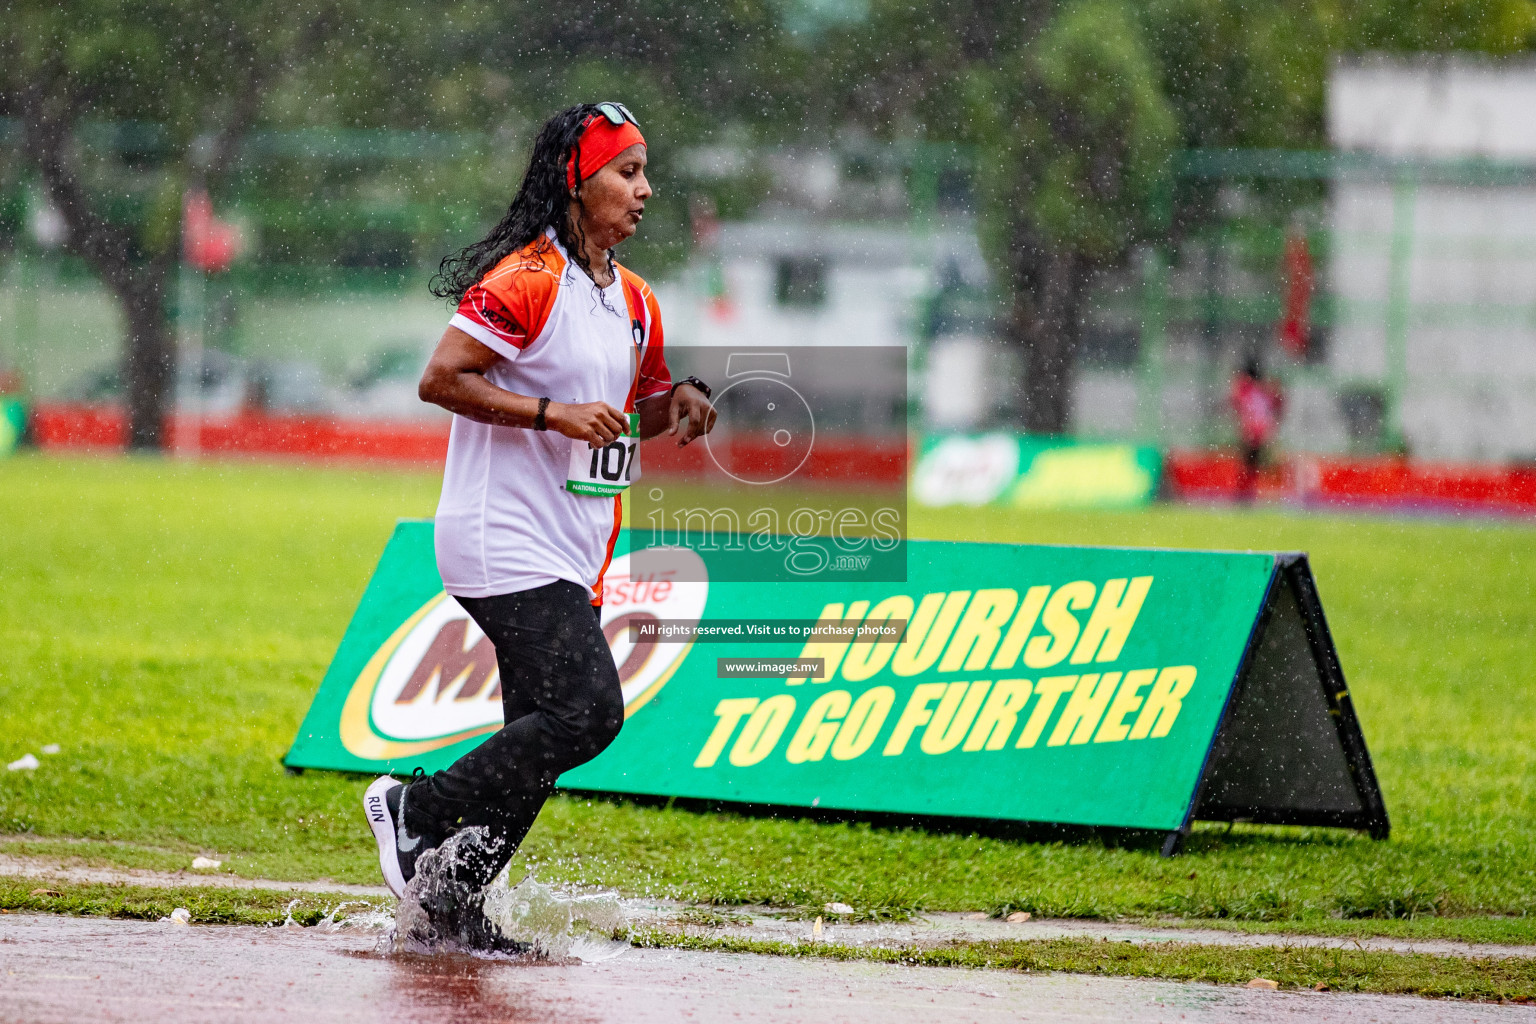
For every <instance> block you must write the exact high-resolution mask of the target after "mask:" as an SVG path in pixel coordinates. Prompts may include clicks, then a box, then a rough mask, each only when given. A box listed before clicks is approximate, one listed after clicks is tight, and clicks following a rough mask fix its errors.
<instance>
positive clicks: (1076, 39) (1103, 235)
mask: <svg viewBox="0 0 1536 1024" xmlns="http://www.w3.org/2000/svg"><path fill="white" fill-rule="evenodd" d="M968 100H969V102H968V110H969V112H970V118H969V122H970V126H971V132H972V134H973V137H974V138H975V140H976V141H977V143H978V144H979V146H980V149H981V159H980V161H979V170H980V174H979V178H980V180H979V184H980V186H981V189H980V191H981V195H982V197H983V200H984V205H985V209H986V213H987V216H986V217H985V218H984V219H983V222H982V224H983V238H984V240H985V241H987V242H989V243H990V248H991V249H992V250H993V251H994V252H995V253H997V254H998V257H999V261H1000V263H1001V265H1002V266H1003V267H1004V268H1005V270H1006V272H1007V275H1008V277H1007V279H1008V281H1009V282H1010V284H1011V285H1012V287H1011V289H1010V291H1011V296H1010V298H1011V307H1010V310H1009V317H1008V331H1009V334H1010V336H1011V338H1012V339H1013V340H1014V341H1015V342H1016V343H1017V344H1019V345H1020V346H1021V347H1022V349H1023V351H1024V355H1025V361H1024V362H1025V365H1024V410H1023V412H1024V426H1025V427H1026V428H1027V429H1029V430H1032V431H1039V432H1046V433H1059V432H1061V431H1063V430H1065V429H1067V427H1068V426H1069V424H1070V420H1071V408H1070V397H1071V392H1072V388H1071V383H1072V370H1073V366H1074V361H1075V355H1076V346H1077V334H1078V323H1079V319H1080V314H1081V302H1082V296H1083V291H1084V288H1085V287H1086V285H1087V283H1088V280H1089V278H1090V276H1091V274H1092V273H1093V271H1094V269H1095V268H1097V267H1100V266H1104V265H1106V264H1108V263H1112V262H1115V261H1117V260H1119V259H1121V258H1123V256H1124V255H1125V253H1126V252H1127V251H1128V250H1129V248H1130V246H1131V244H1132V243H1133V242H1135V241H1136V240H1137V239H1138V238H1140V237H1142V235H1143V233H1144V231H1145V230H1146V227H1147V225H1148V224H1149V222H1150V218H1148V217H1147V215H1146V213H1147V210H1148V209H1149V207H1150V206H1151V205H1152V201H1153V193H1154V192H1155V190H1156V189H1157V187H1158V183H1159V181H1160V180H1161V178H1162V176H1163V175H1164V174H1165V173H1166V171H1167V164H1168V158H1169V157H1170V156H1171V155H1172V153H1173V150H1174V148H1175V147H1176V146H1177V144H1178V123H1177V120H1176V118H1175V115H1174V110H1173V107H1172V105H1171V104H1170V103H1169V101H1168V98H1167V97H1166V95H1165V94H1164V93H1163V91H1162V88H1161V82H1160V81H1159V78H1158V69H1157V66H1156V64H1155V63H1154V61H1153V59H1152V56H1151V54H1150V53H1149V52H1148V50H1147V47H1146V44H1145V40H1144V39H1143V37H1142V31H1141V26H1140V25H1139V23H1138V22H1137V20H1136V18H1135V15H1134V12H1133V10H1132V9H1131V8H1129V7H1128V6H1126V5H1123V4H1121V3H1120V2H1118V0H1085V2H1077V3H1070V4H1068V5H1066V6H1065V7H1063V8H1062V9H1061V10H1060V11H1059V12H1058V13H1057V14H1056V16H1055V17H1054V18H1053V19H1052V20H1051V21H1050V23H1049V24H1048V25H1047V26H1046V28H1045V30H1044V31H1042V32H1041V33H1040V34H1039V35H1038V36H1036V37H1035V38H1034V39H1032V40H1030V41H1029V42H1027V43H1025V44H1024V45H1022V46H1020V47H1018V48H1016V49H1013V50H1011V51H1009V52H1007V53H1004V54H1000V55H999V57H998V59H996V60H995V61H991V62H988V64H987V65H986V66H982V67H978V68H976V69H974V70H973V72H972V74H971V89H970V95H969V97H968Z"/></svg>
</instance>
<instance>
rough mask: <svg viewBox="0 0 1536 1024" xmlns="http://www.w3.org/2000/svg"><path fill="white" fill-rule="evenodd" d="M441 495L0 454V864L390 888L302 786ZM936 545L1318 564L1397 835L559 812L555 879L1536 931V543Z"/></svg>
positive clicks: (349, 834) (1168, 529)
mask: <svg viewBox="0 0 1536 1024" xmlns="http://www.w3.org/2000/svg"><path fill="white" fill-rule="evenodd" d="M436 493H437V476H436V475H435V474H429V473H407V472H381V471H360V470H359V471H354V470H348V469H336V468H328V469H314V468H300V467H289V466H266V465H255V464H245V463H231V462H220V463H203V464H191V463H179V462H175V461H160V460H132V459H101V460H96V459H53V458H43V457H40V456H35V455H26V456H21V457H17V458H13V459H11V460H9V461H3V462H0V611H3V613H4V614H3V619H0V707H3V708H4V711H3V718H0V721H3V724H4V728H3V731H0V759H3V760H5V761H9V760H12V759H14V758H17V757H20V756H21V755H22V754H24V753H27V752H29V751H31V752H37V751H39V750H40V748H41V747H42V746H43V745H44V744H50V743H58V744H59V745H60V746H61V747H62V752H61V753H59V754H57V755H52V756H43V757H42V761H43V764H42V767H41V768H40V769H38V770H37V771H35V772H0V853H5V854H11V855H18V854H22V855H25V854H29V853H31V854H40V855H46V856H48V857H51V858H55V859H57V858H59V857H61V856H70V857H78V858H81V859H84V860H86V861H90V862H101V863H110V864H120V865H126V866H141V867H151V868H167V867H179V866H184V865H185V864H186V863H187V862H188V861H189V860H190V858H191V857H192V856H193V855H194V854H196V853H211V854H216V855H218V856H220V857H222V858H223V859H225V860H226V870H233V871H235V872H237V873H239V874H242V875H248V876H255V877H268V878H276V879H317V878H330V879H334V880H336V881H345V882H376V881H377V877H376V876H377V866H376V861H375V855H374V852H373V846H372V842H371V840H370V838H369V835H368V832H367V829H366V828H365V826H364V825H363V822H362V819H361V815H360V812H359V811H358V807H357V800H358V797H359V795H360V793H361V789H362V786H361V783H360V780H358V779H356V778H352V777H346V776H341V775H335V774H326V773H316V772H310V773H308V774H306V775H304V776H302V777H291V776H287V775H285V774H284V773H283V771H282V768H281V766H280V764H279V761H278V759H279V758H280V757H281V755H282V754H283V753H284V751H286V749H287V747H288V744H289V742H290V741H291V740H292V738H293V735H294V731H295V729H296V728H297V726H298V723H299V719H300V717H301V716H302V715H303V713H304V710H305V708H306V707H307V705H308V702H309V699H310V697H311V696H312V695H313V693H314V690H315V688H316V686H317V684H318V682H319V679H320V676H321V674H322V673H323V671H324V669H325V666H326V664H327V662H328V660H329V658H330V656H331V654H332V653H333V651H334V650H335V646H336V643H337V641H338V639H339V638H340V636H341V633H342V630H343V629H344V627H345V625H346V622H347V619H348V616H349V615H350V613H351V611H352V609H353V607H354V605H355V603H356V601H357V598H358V596H359V595H360V593H361V591H362V588H363V585H364V582H365V581H366V580H367V577H368V574H369V572H370V571H371V569H372V567H373V563H374V560H375V558H376V557H377V555H378V553H379V551H380V549H381V548H382V546H383V543H384V541H385V539H386V537H387V536H388V535H389V532H390V529H391V527H392V524H393V522H394V520H395V518H396V517H397V516H423V515H430V514H431V511H432V508H433V506H434V504H435V500H436ZM912 532H913V534H914V535H915V536H927V537H942V538H954V539H968V540H992V541H1018V542H1025V541H1037V542H1051V543H1082V544H1122V545H1157V546H1174V547H1219V548H1239V549H1244V548H1252V549H1302V550H1307V551H1310V552H1311V554H1312V559H1313V567H1314V571H1315V572H1316V574H1317V576H1318V580H1319V587H1320V590H1321V593H1322V597H1323V601H1324V605H1325V607H1326V608H1327V611H1328V614H1329V618H1330V622H1331V624H1332V626H1333V629H1334V632H1335V638H1336V641H1337V643H1338V646H1339V649H1340V654H1341V657H1342V660H1343V664H1344V668H1345V672H1346V674H1347V676H1348V678H1349V681H1350V686H1351V690H1352V691H1353V694H1354V698H1355V703H1356V706H1357V708H1358V710H1359V713H1360V716H1361V719H1362V722H1363V724H1364V728H1365V733H1366V738H1367V741H1368V743H1369V745H1370V748H1371V752H1372V755H1373V757H1374V760H1375V763H1376V769H1377V772H1378V774H1379V776H1380V779H1381V783H1382V788H1383V790H1384V792H1385V795H1386V800H1387V806H1388V809H1389V811H1390V812H1391V815H1392V821H1393V834H1392V838H1391V839H1390V840H1389V841H1387V842H1385V843H1375V842H1372V841H1370V840H1368V839H1365V838H1363V837H1359V836H1356V835H1353V834H1348V833H1342V832H1336V831H1330V830H1299V829H1275V828H1257V827H1239V828H1237V829H1235V830H1232V831H1230V832H1229V831H1228V829H1227V828H1226V827H1225V826H1203V827H1201V828H1200V829H1199V830H1198V831H1197V832H1196V834H1195V836H1194V837H1193V839H1192V841H1191V843H1190V844H1189V848H1188V853H1187V854H1186V855H1184V856H1182V857H1179V858H1175V859H1172V860H1164V859H1161V858H1159V857H1158V856H1157V855H1156V853H1155V851H1152V850H1143V849H1120V848H1114V847H1108V846H1105V845H1102V844H1100V843H1097V842H1094V843H1086V844H1079V845H1069V844H1031V843H1020V842H1009V841H1003V840H997V839H986V838H978V837H974V836H964V835H954V834H943V833H928V832H922V831H912V830H882V829H875V828H871V827H868V826H865V825H838V824H818V823H813V822H808V821H793V820H771V819H746V818H738V817H734V816H727V815H698V814H693V813H688V812H684V811H680V810H663V809H657V808H650V807H639V806H634V805H627V804H614V803H607V802H590V803H589V802H586V801H581V800H574V799H570V798H557V799H555V800H553V801H552V802H551V803H550V805H549V806H548V808H547V809H546V811H545V813H544V815H543V816H542V817H541V818H540V820H539V823H538V825H537V826H536V827H535V829H534V831H533V833H532V834H531V835H530V837H529V840H528V842H527V844H526V845H525V848H524V852H523V854H522V855H521V856H523V857H525V858H526V859H527V860H528V861H530V862H531V863H532V864H533V866H534V867H535V868H536V870H537V872H538V873H539V875H540V877H541V878H545V879H547V880H555V879H562V880H569V881H573V882H578V883H583V884H592V885H613V886H617V887H619V888H621V889H622V890H624V891H627V892H631V893H644V894H650V895H654V896H658V897H677V898H683V899H688V900H696V901H704V902H718V903H722V904H733V903H759V902H760V903H767V904H773V905H777V906H781V907H787V908H814V907H819V906H820V905H821V904H822V903H823V902H826V901H829V900H841V901H843V902H847V903H850V904H852V905H853V906H854V907H856V908H857V909H858V910H859V912H860V914H861V915H865V916H873V917H879V916H885V915H893V916H899V915H903V914H907V913H910V912H912V911H914V910H918V909H948V910H987V911H994V912H995V911H1003V910H1010V909H1026V910H1031V911H1033V912H1035V913H1037V914H1044V915H1069V916H1082V917H1105V918H1114V917H1136V916H1154V915H1172V916H1178V917H1183V918H1190V919H1199V920H1204V921H1207V922H1210V923H1218V922H1224V923H1226V924H1227V925H1228V926H1235V927H1251V928H1260V927H1262V928H1276V927H1284V928H1286V929H1288V930H1296V931H1318V932H1325V933H1329V934H1335V933H1353V934H1359V933H1378V932H1379V933H1381V934H1394V935H1422V936H1438V937H1463V938H1467V939H1471V940H1473V941H1513V942H1536V916H1533V914H1536V758H1533V756H1532V743H1531V737H1532V736H1536V702H1533V701H1532V700H1531V699H1530V695H1531V693H1532V691H1533V686H1532V684H1533V682H1536V679H1533V673H1532V670H1531V667H1530V658H1531V655H1532V652H1533V651H1536V643H1533V640H1536V598H1533V589H1532V585H1531V582H1530V575H1529V571H1530V570H1529V567H1530V566H1532V565H1536V529H1531V528H1530V527H1528V526H1523V525H1518V524H1499V523H1488V522H1472V523H1466V524H1456V523H1445V522H1430V521H1416V520H1388V519H1382V518H1367V517H1354V516H1323V515H1296V514H1289V513H1281V512H1272V511H1262V510H1260V511H1212V510H1203V509H1186V508H1167V507H1165V508H1155V509H1152V510H1149V511H1146V512H1137V513H1071V514H1066V513H1014V512H1002V511H985V512H964V513H956V512H952V511H951V512H945V513H943V514H939V513H934V512H924V511H922V510H917V509H914V510H913V514H912Z"/></svg>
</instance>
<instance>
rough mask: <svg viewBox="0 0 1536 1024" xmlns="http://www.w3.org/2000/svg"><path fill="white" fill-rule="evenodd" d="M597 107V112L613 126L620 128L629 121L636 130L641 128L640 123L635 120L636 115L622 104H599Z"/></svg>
mask: <svg viewBox="0 0 1536 1024" xmlns="http://www.w3.org/2000/svg"><path fill="white" fill-rule="evenodd" d="M596 106H597V112H598V113H599V114H602V115H603V116H604V117H605V118H607V119H608V123H609V124H611V125H614V126H618V125H621V124H623V123H624V122H625V121H628V122H629V123H630V124H632V125H634V126H635V127H636V128H639V127H640V122H639V121H638V120H636V119H635V115H634V114H631V113H630V112H629V108H628V107H626V106H625V105H624V104H622V103H599V104H597V105H596Z"/></svg>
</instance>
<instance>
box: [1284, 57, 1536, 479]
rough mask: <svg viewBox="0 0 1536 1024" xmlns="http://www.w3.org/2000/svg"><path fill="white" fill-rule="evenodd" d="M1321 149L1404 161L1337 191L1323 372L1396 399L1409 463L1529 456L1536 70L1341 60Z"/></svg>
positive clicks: (1533, 454) (1534, 344)
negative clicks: (1475, 166)
mask: <svg viewBox="0 0 1536 1024" xmlns="http://www.w3.org/2000/svg"><path fill="white" fill-rule="evenodd" d="M1328 136H1329V140H1330V141H1331V143H1332V144H1333V146H1334V147H1335V148H1336V149H1337V150H1339V151H1341V152H1342V153H1344V154H1349V153H1356V154H1363V155H1368V156H1371V157H1381V158H1389V159H1401V160H1403V161H1404V164H1403V169H1402V170H1401V171H1400V172H1399V173H1397V174H1395V175H1393V174H1383V173H1381V172H1380V171H1379V170H1378V171H1376V172H1373V173H1364V172H1362V173H1360V174H1354V173H1350V172H1348V171H1347V170H1346V171H1345V172H1344V173H1342V174H1341V175H1340V177H1339V178H1338V179H1337V180H1336V181H1335V183H1334V188H1333V194H1332V220H1333V224H1332V227H1333V237H1334V249H1333V253H1332V258H1331V260H1330V264H1329V266H1330V269H1329V274H1330V280H1329V282H1328V284H1329V286H1330V287H1331V290H1332V292H1333V294H1334V296H1335V299H1336V301H1337V302H1338V317H1337V326H1336V328H1335V330H1334V334H1333V338H1332V341H1331V343H1330V345H1329V351H1328V362H1329V367H1330V369H1331V370H1332V371H1333V374H1334V375H1335V376H1336V378H1337V379H1338V380H1339V381H1340V382H1341V383H1343V384H1348V383H1350V382H1357V383H1358V384H1359V385H1360V386H1361V387H1362V388H1371V387H1378V388H1383V389H1384V392H1383V393H1384V394H1386V395H1387V396H1390V395H1392V394H1393V393H1394V392H1395V393H1397V394H1398V395H1399V396H1400V399H1399V400H1400V412H1399V419H1400V423H1401V430H1402V435H1403V439H1404V441H1405V442H1406V443H1407V446H1408V449H1409V451H1410V452H1411V453H1412V454H1413V455H1415V456H1417V457H1420V458H1428V459H1449V460H1500V461H1502V460H1530V459H1536V63H1532V62H1522V63H1513V62H1494V61H1487V60H1483V61H1479V60H1474V59H1467V58H1434V59H1424V58H1416V59H1397V58H1391V59H1388V58H1369V59H1364V60H1359V61H1351V62H1346V63H1341V64H1339V65H1338V66H1336V67H1335V69H1334V71H1333V74H1332V76H1331V78H1330V82H1329V90H1328ZM1450 162H1456V163H1458V164H1461V165H1466V164H1470V163H1473V162H1484V172H1483V173H1481V174H1480V175H1478V176H1469V175H1467V174H1465V173H1461V172H1459V171H1457V170H1454V169H1453V168H1451V167H1448V166H1442V167H1439V168H1434V167H1426V166H1422V164H1432V163H1439V164H1442V165H1444V164H1447V163H1450ZM1412 164H1421V166H1419V168H1418V170H1417V171H1414V170H1413V169H1412V168H1411V165H1412ZM1489 164H1493V165H1497V166H1495V167H1489V166H1488V165H1489ZM1488 171H1496V172H1499V173H1487V172H1488ZM1387 411H1388V415H1390V397H1389V400H1388V410H1387ZM1329 429H1330V428H1329V425H1328V424H1324V423H1318V424H1316V425H1315V428H1314V432H1319V431H1320V432H1322V433H1327V432H1328V431H1329ZM1342 429H1343V425H1342V424H1341V423H1340V424H1334V425H1332V430H1334V431H1339V430H1342Z"/></svg>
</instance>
